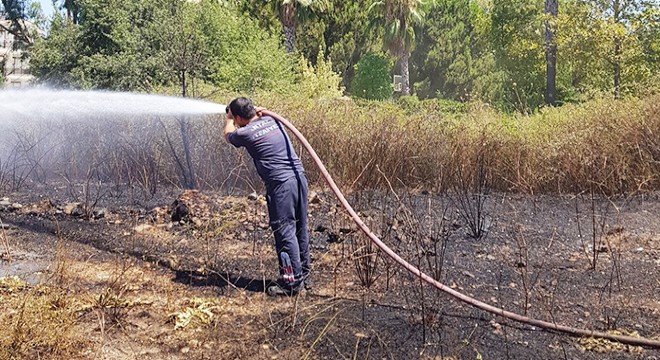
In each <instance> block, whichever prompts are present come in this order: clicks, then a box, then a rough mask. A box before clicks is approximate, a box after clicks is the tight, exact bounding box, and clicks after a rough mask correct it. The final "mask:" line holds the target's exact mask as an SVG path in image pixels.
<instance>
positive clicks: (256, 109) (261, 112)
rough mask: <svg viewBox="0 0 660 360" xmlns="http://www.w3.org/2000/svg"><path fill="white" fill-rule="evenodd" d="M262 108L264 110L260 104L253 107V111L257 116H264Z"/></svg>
mask: <svg viewBox="0 0 660 360" xmlns="http://www.w3.org/2000/svg"><path fill="white" fill-rule="evenodd" d="M264 110H266V108H264V107H261V106H257V107H255V108H254V111H256V112H257V116H258V117H262V116H264Z"/></svg>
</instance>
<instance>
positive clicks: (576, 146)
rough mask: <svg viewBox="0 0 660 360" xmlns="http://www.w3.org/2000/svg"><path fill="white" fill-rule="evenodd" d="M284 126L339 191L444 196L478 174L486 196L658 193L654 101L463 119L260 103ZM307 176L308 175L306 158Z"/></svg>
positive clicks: (474, 112) (477, 111) (331, 104)
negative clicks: (485, 179)
mask: <svg viewBox="0 0 660 360" xmlns="http://www.w3.org/2000/svg"><path fill="white" fill-rule="evenodd" d="M262 101H263V102H264V103H265V105H267V106H269V107H270V108H271V109H272V110H274V111H276V112H278V113H281V114H282V115H283V116H285V117H287V118H288V119H289V120H291V121H292V122H293V123H294V124H295V125H296V126H297V127H298V128H299V129H300V130H301V131H302V133H303V134H305V136H306V137H307V139H308V140H309V141H310V143H311V144H312V146H313V147H314V148H315V150H316V152H317V153H318V154H319V156H320V157H321V159H322V161H323V162H324V163H325V165H326V167H327V168H328V170H329V171H330V173H331V174H332V175H333V176H334V177H335V179H336V180H338V182H339V183H340V184H342V185H343V186H344V187H346V188H347V189H359V188H365V187H366V188H373V187H386V186H389V185H388V184H387V183H386V178H388V179H389V180H390V182H391V183H392V185H393V186H396V187H407V188H413V189H414V188H420V189H422V188H423V189H437V190H443V189H446V188H450V187H452V186H456V184H459V183H460V180H461V176H464V174H466V173H469V171H468V170H470V169H476V168H477V167H478V165H479V163H484V164H486V166H487V169H486V171H487V173H488V176H489V177H490V178H491V180H492V182H491V185H492V188H493V189H495V190H499V191H513V192H524V193H569V192H581V191H596V192H599V193H605V194H621V193H633V192H638V191H649V190H657V189H658V188H659V187H660V105H659V104H658V103H659V102H660V96H654V97H650V98H646V99H642V100H639V99H627V100H623V101H615V100H598V101H594V102H590V103H586V104H582V105H566V106H563V107H561V108H547V109H543V110H541V111H539V112H538V113H536V114H534V115H530V116H522V115H504V114H500V113H497V112H495V111H493V110H491V109H489V108H488V107H485V106H473V107H472V108H471V109H470V110H469V111H468V112H466V113H463V114H445V113H442V112H440V111H437V110H433V109H432V108H428V109H422V110H420V111H418V112H416V113H412V114H411V113H410V112H408V113H406V112H404V111H403V110H402V109H401V108H399V107H398V106H396V105H395V104H388V103H359V102H354V101H351V100H320V101H300V100H292V99H286V100H283V99H274V98H265V99H262ZM305 161H306V168H307V169H310V168H313V165H312V164H311V163H310V162H309V158H306V159H305Z"/></svg>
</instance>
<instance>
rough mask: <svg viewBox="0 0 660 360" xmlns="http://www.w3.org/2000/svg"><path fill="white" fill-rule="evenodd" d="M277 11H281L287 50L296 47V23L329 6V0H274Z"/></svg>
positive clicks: (292, 49)
mask: <svg viewBox="0 0 660 360" xmlns="http://www.w3.org/2000/svg"><path fill="white" fill-rule="evenodd" d="M272 4H273V5H274V6H275V11H276V12H278V13H279V17H280V21H281V22H282V31H283V32H284V47H285V49H286V51H287V52H293V51H294V50H295V48H296V23H297V21H298V20H304V19H307V18H309V16H310V15H311V14H312V13H314V12H320V11H325V10H326V9H328V8H329V6H330V3H329V1H328V0H275V1H272Z"/></svg>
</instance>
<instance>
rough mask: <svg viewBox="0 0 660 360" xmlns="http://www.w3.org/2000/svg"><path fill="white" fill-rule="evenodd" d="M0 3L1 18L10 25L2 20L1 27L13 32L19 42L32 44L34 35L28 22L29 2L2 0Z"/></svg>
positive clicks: (23, 0)
mask: <svg viewBox="0 0 660 360" xmlns="http://www.w3.org/2000/svg"><path fill="white" fill-rule="evenodd" d="M0 5H1V6H0V19H3V18H4V19H6V20H8V22H9V24H8V25H6V24H4V23H2V22H0V29H2V30H4V31H6V32H8V33H10V34H12V35H13V36H14V38H15V39H16V40H17V41H16V42H17V43H22V44H26V45H28V46H29V45H32V44H33V42H34V37H33V34H32V33H31V32H30V29H29V28H28V25H27V23H26V20H27V19H28V11H29V9H30V6H29V4H28V3H27V2H26V1H25V0H2V1H1V2H0Z"/></svg>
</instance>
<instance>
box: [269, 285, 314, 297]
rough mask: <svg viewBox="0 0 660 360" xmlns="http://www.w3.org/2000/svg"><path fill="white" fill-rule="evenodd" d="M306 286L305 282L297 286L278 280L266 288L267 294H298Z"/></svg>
mask: <svg viewBox="0 0 660 360" xmlns="http://www.w3.org/2000/svg"><path fill="white" fill-rule="evenodd" d="M304 287H305V283H304V282H300V283H299V284H298V285H296V286H286V285H282V284H280V283H279V282H277V283H274V284H272V285H270V286H268V287H267V288H266V294H268V296H296V295H298V293H300V291H301V290H303V289H304Z"/></svg>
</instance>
